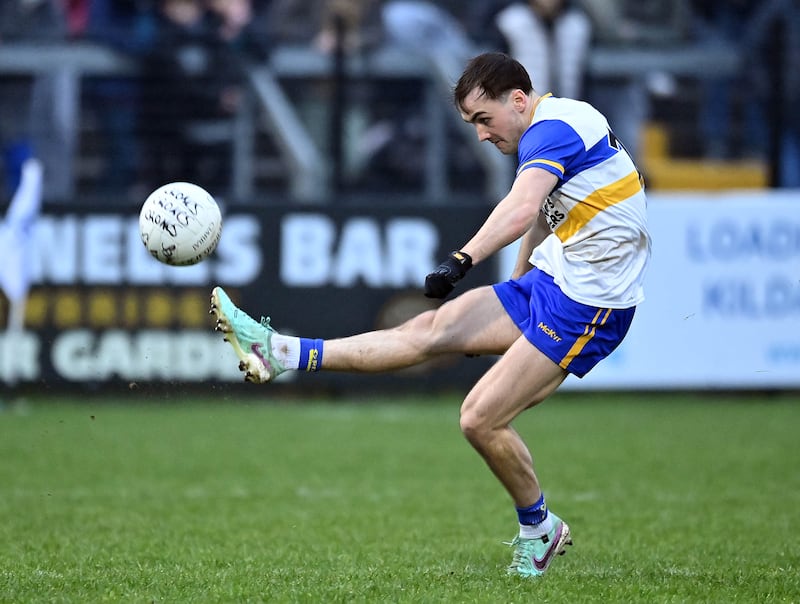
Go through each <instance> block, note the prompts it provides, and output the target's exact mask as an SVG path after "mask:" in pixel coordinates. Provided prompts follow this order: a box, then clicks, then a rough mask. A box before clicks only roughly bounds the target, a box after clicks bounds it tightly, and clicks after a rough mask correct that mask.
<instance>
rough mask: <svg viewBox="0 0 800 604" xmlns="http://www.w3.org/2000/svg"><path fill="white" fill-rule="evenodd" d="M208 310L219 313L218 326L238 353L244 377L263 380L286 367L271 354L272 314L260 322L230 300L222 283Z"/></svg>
mask: <svg viewBox="0 0 800 604" xmlns="http://www.w3.org/2000/svg"><path fill="white" fill-rule="evenodd" d="M209 312H210V313H211V314H213V315H215V316H216V317H217V324H216V327H215V329H216V330H217V331H221V332H222V333H224V334H225V336H224V338H223V339H224V340H225V341H226V342H228V343H229V344H230V345H231V346H233V350H234V352H235V353H236V356H237V357H239V370H240V371H244V379H245V381H247V382H253V383H254V384H261V383H263V382H268V381H270V380H274V379H275V378H276V377H278V376H279V375H280V374H281V373H283V372H284V371H286V368H285V367H284V366H283V365H282V364H281V363H280V361H278V359H277V358H276V357H275V355H273V354H272V336H273V334H276V333H277V332H276V331H275V330H274V329H272V327H271V326H270V324H269V317H266V318H265V317H261V322H260V323H259V322H258V321H256V320H254V319H253V318H252V317H250V315H248V314H247V313H246V312H244V311H243V310H242V309H240V308H238V307H237V306H236V305H235V304H234V303H233V302H231V299H230V298H229V297H228V294H226V293H225V291H224V290H223V289H222V288H221V287H215V288H214V289H213V290H212V291H211V310H210V311H209Z"/></svg>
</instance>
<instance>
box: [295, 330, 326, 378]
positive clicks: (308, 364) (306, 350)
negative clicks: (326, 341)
mask: <svg viewBox="0 0 800 604" xmlns="http://www.w3.org/2000/svg"><path fill="white" fill-rule="evenodd" d="M322 344H323V340H314V339H312V338H300V366H299V367H298V369H305V370H306V371H319V370H320V369H322Z"/></svg>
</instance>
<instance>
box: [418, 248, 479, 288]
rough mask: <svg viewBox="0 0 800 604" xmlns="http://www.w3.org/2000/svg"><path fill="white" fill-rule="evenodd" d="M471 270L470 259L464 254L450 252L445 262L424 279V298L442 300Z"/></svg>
mask: <svg viewBox="0 0 800 604" xmlns="http://www.w3.org/2000/svg"><path fill="white" fill-rule="evenodd" d="M471 268H472V258H471V257H470V255H469V254H466V253H464V252H450V255H449V256H447V260H445V261H444V262H442V263H441V264H440V265H439V266H437V267H436V270H435V271H433V272H432V273H431V274H429V275H428V276H427V277H425V296H426V297H428V298H444V297H445V296H446V295H447V294H449V293H450V292H451V291H453V287H454V286H455V284H456V282H457V281H460V280H461V279H462V278H463V277H464V275H466V274H467V271H468V270H469V269H471Z"/></svg>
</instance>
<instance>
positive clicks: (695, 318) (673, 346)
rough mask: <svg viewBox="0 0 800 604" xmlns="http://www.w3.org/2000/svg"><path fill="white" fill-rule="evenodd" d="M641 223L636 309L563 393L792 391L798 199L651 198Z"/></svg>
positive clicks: (799, 367)
mask: <svg viewBox="0 0 800 604" xmlns="http://www.w3.org/2000/svg"><path fill="white" fill-rule="evenodd" d="M648 220H649V229H650V232H651V234H652V237H653V256H652V261H651V264H650V267H649V269H648V274H647V280H646V285H645V288H646V289H645V296H646V300H645V302H644V303H643V304H642V305H641V306H640V307H639V308H638V309H637V311H636V317H635V318H634V321H633V325H632V327H631V330H630V332H629V333H628V336H627V338H626V339H625V341H624V342H623V343H622V345H621V346H620V347H619V348H618V349H617V350H616V351H615V352H614V353H613V354H612V355H611V356H610V357H609V358H608V359H606V360H605V361H603V362H602V363H600V364H599V365H598V366H597V367H596V368H595V369H593V370H592V371H591V372H590V373H589V375H587V376H586V377H585V378H583V379H582V380H580V379H577V378H574V377H572V376H571V377H570V378H569V379H568V381H567V382H566V383H565V387H568V388H587V389H637V388H641V389H653V388H663V389H681V388H687V389H688V388H692V389H695V388H707V389H723V388H724V389H727V388H730V389H741V388H744V389H760V388H763V389H775V388H800V192H798V191H791V192H785V193H764V192H757V193H739V192H728V193H723V194H706V193H704V194H698V193H694V194H691V195H678V194H676V195H656V194H651V195H650V196H649V207H648ZM509 256H513V254H509ZM507 262H508V257H506V261H505V262H504V263H503V264H504V266H503V267H502V268H501V270H503V271H505V272H504V274H505V275H508V274H509V272H510V268H509V265H508V264H507Z"/></svg>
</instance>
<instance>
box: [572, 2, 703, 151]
mask: <svg viewBox="0 0 800 604" xmlns="http://www.w3.org/2000/svg"><path fill="white" fill-rule="evenodd" d="M577 1H578V2H579V4H580V6H581V7H582V8H583V10H585V11H586V13H587V14H588V15H589V17H590V18H591V20H592V31H593V34H594V35H593V44H594V45H597V46H607V47H615V48H619V49H629V50H630V51H631V52H632V53H636V52H637V51H638V50H640V49H642V48H650V49H657V48H669V47H677V46H680V45H684V44H686V42H687V41H688V40H689V38H690V26H691V9H690V6H689V4H688V0H671V1H670V2H663V1H662V0H577ZM673 88H674V82H673V81H672V77H671V75H670V74H667V73H659V72H651V73H650V74H648V75H647V76H644V77H642V76H636V75H630V76H621V77H619V78H615V79H604V80H603V81H594V82H592V83H591V86H590V88H589V89H588V90H587V95H586V96H587V100H589V101H590V102H591V103H592V104H593V105H594V106H595V107H597V108H598V109H599V110H600V111H601V112H603V113H604V114H605V115H606V116H607V117H608V120H609V123H610V125H611V127H612V129H613V130H614V133H615V134H616V135H617V138H619V139H620V140H621V141H622V142H623V144H624V145H625V147H626V148H627V150H628V152H629V153H630V154H631V156H632V157H633V158H634V159H635V160H640V159H641V157H640V154H641V153H640V142H641V141H640V137H641V133H642V129H643V126H644V124H645V122H646V121H647V119H648V118H649V116H650V112H651V109H650V104H651V99H650V94H651V92H653V91H655V92H656V93H658V94H667V95H668V94H671V93H672V92H673Z"/></svg>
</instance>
